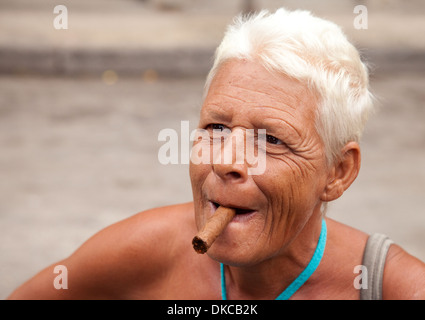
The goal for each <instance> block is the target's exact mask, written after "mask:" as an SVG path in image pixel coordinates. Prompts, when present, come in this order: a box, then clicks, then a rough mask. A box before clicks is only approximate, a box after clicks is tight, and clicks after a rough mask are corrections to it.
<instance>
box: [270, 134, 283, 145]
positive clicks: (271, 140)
mask: <svg viewBox="0 0 425 320" xmlns="http://www.w3.org/2000/svg"><path fill="white" fill-rule="evenodd" d="M266 139H267V142H268V143H270V144H282V141H280V140H279V139H278V138H276V137H273V136H271V135H269V134H268V135H267V136H266Z"/></svg>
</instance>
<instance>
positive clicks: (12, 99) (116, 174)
mask: <svg viewBox="0 0 425 320" xmlns="http://www.w3.org/2000/svg"><path fill="white" fill-rule="evenodd" d="M136 2H137V1H126V2H124V1H123V2H122V3H126V5H125V6H124V5H122V6H121V5H120V7H119V8H120V10H121V11H120V10H118V11H117V10H116V8H117V3H118V1H109V2H107V3H108V5H105V3H106V2H104V1H101V0H93V1H90V2H87V1H80V0H78V1H77V0H75V1H73V2H72V4H71V2H69V6H70V8H74V7H73V6H74V5H75V6H76V7H75V8H80V10H79V11H78V10H77V9H76V11H78V12H79V14H78V15H77V16H76V18H75V20H71V21H73V22H74V27H73V28H70V31H69V33H68V36H67V38H66V41H65V42H63V41H62V40H63V38H58V36H57V35H58V34H57V33H54V32H52V30H51V29H52V27H51V21H52V14H51V12H50V11H51V10H50V9H51V5H52V3H53V2H51V1H47V0H40V1H39V2H37V4H36V3H35V2H33V1H29V0H19V1H18V0H16V1H11V0H4V1H2V3H1V4H0V9H1V10H0V18H1V19H0V51H1V50H3V49H4V48H11V47H13V48H23V47H26V46H28V48H29V47H31V48H32V47H37V48H38V49H39V48H41V49H43V48H44V46H51V47H52V48H61V49H67V48H71V49H72V48H73V46H77V47H91V48H97V49H99V48H103V47H106V46H116V47H117V48H121V47H122V45H123V43H126V44H127V45H128V47H132V44H133V45H134V42H133V41H135V40H136V39H139V38H138V34H126V35H125V36H122V34H123V32H122V33H119V32H118V31H116V30H119V29H116V28H115V29H114V28H113V25H112V26H111V25H109V27H106V25H107V24H108V21H109V22H111V21H112V20H111V19H107V17H105V14H109V16H108V17H109V18H111V17H115V18H116V19H117V20H114V21H115V22H114V23H115V26H117V25H120V26H121V27H122V28H126V26H127V27H128V28H133V29H134V26H137V27H139V26H142V25H143V23H145V25H149V24H152V23H157V26H163V27H159V28H153V29H152V30H153V32H152V34H153V35H152V34H151V36H150V37H147V36H146V33H145V34H143V36H145V37H146V39H145V43H144V45H146V46H153V47H162V48H165V47H167V46H169V47H172V46H173V45H177V44H179V45H181V44H184V45H187V46H188V47H192V46H193V45H194V44H199V45H201V46H207V47H208V46H211V45H215V44H216V41H218V39H219V36H221V34H222V31H223V30H224V23H225V22H226V23H227V22H228V20H229V17H230V16H231V15H233V13H234V12H235V10H236V8H235V5H234V2H230V1H224V0H220V1H216V2H214V3H216V4H217V5H215V6H212V7H211V8H208V9H205V7H204V4H205V3H206V2H205V1H198V2H196V1H192V2H191V1H189V0H187V1H183V2H181V6H182V7H184V6H186V9H179V8H171V9H170V8H169V9H168V10H169V11H167V12H166V13H164V14H165V16H164V15H163V14H159V13H158V11H155V10H156V9H155V10H153V9H152V8H154V7H155V6H159V5H161V4H159V2H161V1H159V0H157V1H153V2H151V3H150V4H148V5H147V7H143V8H141V7H140V6H139V5H137V6H136V4H135V3H136ZM163 2H166V1H163ZM195 2H196V3H198V5H197V6H193V3H195ZM260 2H261V1H259V2H258V3H260ZM278 2H279V1H263V3H268V4H269V7H270V8H271V9H273V7H276V5H277V3H278ZM307 2H308V1H301V2H298V3H304V5H305V3H307ZM325 2H326V3H327V4H328V6H326V7H324V6H320V5H315V7H314V9H315V10H316V11H317V12H318V13H321V14H322V15H325V16H326V14H329V15H330V16H332V17H333V18H334V20H335V21H337V22H341V24H346V25H347V26H349V25H350V24H351V21H352V20H351V19H352V7H353V3H357V2H356V1H352V2H351V1H346V2H344V5H340V6H335V7H334V6H329V3H331V2H332V1H325ZM89 3H90V5H89ZM285 3H286V4H287V5H288V6H290V7H291V6H295V2H294V1H286V2H285ZM315 3H316V2H315ZM335 3H336V2H335ZM338 3H342V2H341V1H338ZM366 3H370V2H369V1H366ZM373 3H375V4H374V5H372V4H368V6H369V8H370V9H371V10H370V14H371V20H370V24H369V26H370V30H369V31H368V32H367V33H362V34H361V33H359V32H360V31H359V32H357V31H356V30H353V29H352V27H351V29H349V33H351V34H352V36H353V38H354V39H355V40H356V41H357V42H358V43H361V46H362V47H366V48H368V47H369V46H373V47H374V48H380V49H385V48H389V47H391V48H396V49H399V48H400V47H403V48H404V49H406V50H412V51H415V50H422V49H423V48H424V47H425V42H423V41H417V39H416V38H415V37H414V35H415V33H416V34H420V33H421V30H425V24H424V23H423V22H422V21H423V16H421V14H420V11H419V10H417V8H418V6H419V5H418V3H420V2H418V1H412V2H409V5H406V6H404V7H403V8H404V11H403V12H400V11H397V10H399V9H400V3H401V2H400V1H395V0H394V1H390V0H388V1H380V2H379V3H380V5H381V7H379V5H377V4H376V3H377V2H373ZM40 4H42V5H40ZM99 4H102V7H101V8H102V10H103V11H102V12H100V13H101V14H99V15H98V18H99V20H93V19H91V18H90V17H92V16H93V15H95V13H96V12H97V9H99V8H100V7H96V5H99ZM384 5H386V7H385V8H386V9H388V8H389V9H388V10H383V9H382V8H383V7H382V6H384ZM78 6H80V7H78ZM419 7H420V8H423V6H419ZM46 8H47V9H49V12H47V13H46V11H45V9H46ZM81 8H83V9H81ZM188 8H190V9H188ZM347 8H348V9H350V11H347V10H346V9H347ZM47 9H46V10H47ZM373 9H376V10H373ZM378 9H379V10H378ZM152 10H153V11H152ZM179 10H181V12H183V13H182V14H183V18H182V16H181V15H180V18H178V13H176V12H179ZM341 10H342V11H341ZM344 10H345V11H344ZM17 12H19V13H20V15H16V13H17ZM195 12H196V13H197V14H198V15H200V14H203V15H204V16H208V17H209V19H210V20H203V19H200V18H199V17H196V19H194V20H192V21H194V23H195V25H196V26H197V27H196V28H195V27H193V25H191V24H189V23H188V22H185V23H183V22H182V21H183V20H187V19H189V18H190V17H194V16H196V15H194V13H195ZM341 12H343V14H341ZM11 13H13V14H11ZM89 13H90V14H91V15H89ZM113 13H114V14H115V15H113ZM136 13H137V14H140V15H144V17H145V18H146V19H144V20H140V19H136V18H137V14H136ZM127 14H129V15H127ZM100 16H101V17H100ZM19 17H20V18H21V19H23V20H19ZM123 17H126V18H123ZM131 17H133V18H134V19H131ZM388 17H389V18H388ZM170 19H171V20H170ZM173 19H174V20H173ZM90 21H92V22H97V26H98V27H99V26H101V28H96V27H94V28H89V26H93V25H90V24H89V22H90ZM142 21H144V22H143V23H142ZM170 21H171V22H170ZM205 21H207V22H205ZM208 21H209V22H208ZM347 21H348V22H347ZM387 21H390V22H391V23H390V24H388V25H387V24H386V23H387ZM406 21H410V22H411V23H410V24H408V23H406ZM44 23H45V24H46V25H47V24H48V25H49V27H48V28H49V29H48V32H47V31H46V28H44V27H43V24H44ZM133 23H134V24H133ZM205 23H207V24H205ZM99 24H100V25H99ZM208 24H209V26H208ZM374 25H375V27H374ZM175 26H179V28H177V29H173V30H174V32H173V33H170V32H169V30H170V28H173V27H175ZM103 27H106V29H102V28H103ZM79 28H80V29H79ZM108 28H109V29H108ZM136 29H137V28H136ZM1 30H3V31H1ZM78 30H80V32H83V33H84V34H85V35H86V36H85V37H84V36H82V37H80V35H79V34H78ZM113 30H115V31H113ZM137 30H139V29H137ZM412 30H415V32H412ZM106 31H108V32H106ZM43 32H46V34H43ZM73 32H75V33H73ZM161 32H162V33H161ZM205 33H207V34H208V36H209V37H206V38H208V39H209V40H207V41H206V42H202V43H200V42H199V37H203V34H205ZM183 35H186V36H185V37H184V36H183ZM408 35H411V36H410V37H409V36H408ZM161 36H162V40H164V39H165V40H167V39H168V40H167V41H162V42H161V41H158V39H159V38H160V37H161ZM61 39H62V40H61ZM93 39H95V40H96V41H92V40H93ZM61 41H62V42H61ZM126 49H128V48H126ZM385 50H386V49H385ZM407 62H408V61H407ZM2 63H3V65H5V64H4V61H3V62H2ZM375 63H376V64H377V65H376V66H377V72H376V73H375V74H374V76H373V78H372V88H373V89H374V92H375V93H376V95H377V96H378V98H379V106H380V108H379V110H378V112H377V113H376V114H375V115H374V116H373V117H372V118H371V120H370V122H369V124H368V126H367V130H366V133H365V136H364V139H363V142H362V150H363V162H362V170H361V173H360V175H359V177H358V178H357V180H356V182H355V183H354V184H353V185H352V186H351V188H350V189H349V190H348V191H347V192H346V193H345V194H344V195H343V197H342V198H341V199H339V200H337V201H336V202H335V203H333V204H332V205H331V206H330V208H329V212H328V216H330V217H332V218H334V219H337V220H339V221H342V222H345V223H347V224H349V225H352V226H354V227H357V228H359V229H362V230H364V231H366V232H368V233H372V232H381V233H386V234H388V235H389V236H390V237H391V238H392V239H393V240H395V241H396V242H397V243H398V244H400V245H401V246H403V247H404V248H405V249H406V250H407V251H409V252H410V253H412V254H413V255H416V256H417V257H419V258H420V259H421V260H425V248H424V243H425V212H424V209H423V208H424V207H425V197H424V191H425V165H424V163H425V161H424V160H425V125H424V119H425V106H424V101H425V93H424V90H423V88H424V87H425V78H424V77H423V69H418V70H415V66H414V65H413V67H412V65H411V66H410V68H408V69H406V71H404V72H403V67H400V68H395V69H394V70H393V71H392V72H388V71H386V72H380V71H379V70H380V69H379V63H380V61H375ZM386 63H387V64H388V61H386ZM6 64H7V63H6ZM390 64H391V61H390ZM421 66H422V67H423V64H422V65H421ZM422 67H421V68H422ZM109 80H111V79H109ZM109 80H108V78H105V77H104V78H102V77H101V75H100V74H95V75H91V76H84V77H83V76H78V75H77V76H73V77H60V76H54V75H50V76H44V75H42V74H33V75H28V74H26V75H25V74H21V75H17V74H0V150H1V151H0V299H4V298H6V297H7V295H8V294H9V293H10V292H11V291H12V290H13V289H14V288H15V287H16V286H18V285H19V284H20V283H22V282H23V281H25V280H26V279H28V278H29V277H30V276H32V275H34V274H35V273H36V272H37V271H39V270H40V269H41V268H43V267H45V266H47V265H49V264H52V263H55V262H56V261H58V260H60V259H62V258H65V257H66V256H68V255H69V254H71V253H72V252H73V251H74V250H75V249H76V248H78V246H80V245H81V244H82V243H83V242H84V241H85V240H86V239H87V238H89V237H90V236H91V235H93V234H94V233H95V232H97V231H99V230H101V229H102V228H104V227H106V226H108V225H109V224H111V223H114V222H116V221H119V220H121V219H124V218H126V217H128V216H130V215H132V214H135V213H137V212H139V211H142V210H145V209H148V208H152V207H157V206H162V205H167V204H173V203H178V202H185V201H190V200H191V188H190V183H189V176H188V166H187V165H169V166H164V165H161V164H160V163H159V161H158V150H159V148H160V147H161V145H162V144H163V142H160V141H158V133H159V132H160V130H162V129H165V128H172V129H175V130H176V131H177V132H179V131H180V124H181V121H189V123H190V128H191V129H192V128H195V127H196V125H197V119H198V113H199V106H200V102H201V91H202V87H203V81H204V79H203V77H191V78H165V77H162V76H161V75H160V76H159V78H156V77H155V76H150V77H146V75H145V77H142V76H140V77H121V76H120V75H118V78H117V79H115V80H116V82H114V81H115V80H114V81H109ZM108 81H109V82H108ZM108 83H109V84H108ZM111 83H114V84H111Z"/></svg>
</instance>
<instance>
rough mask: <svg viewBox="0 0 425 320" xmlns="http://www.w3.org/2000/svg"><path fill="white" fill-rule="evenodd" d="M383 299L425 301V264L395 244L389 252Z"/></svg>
mask: <svg viewBox="0 0 425 320" xmlns="http://www.w3.org/2000/svg"><path fill="white" fill-rule="evenodd" d="M382 294H383V299H388V300H424V299H425V263H423V262H422V261H420V260H419V259H417V258H416V257H414V256H412V255H410V254H409V253H407V252H406V251H405V250H404V249H402V248H401V247H400V246H398V245H396V244H393V245H391V247H390V248H389V250H388V255H387V260H386V264H385V269H384V279H383V288H382Z"/></svg>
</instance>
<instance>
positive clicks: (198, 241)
mask: <svg viewBox="0 0 425 320" xmlns="http://www.w3.org/2000/svg"><path fill="white" fill-rule="evenodd" d="M235 214H236V211H235V209H231V208H226V207H223V206H220V207H218V208H217V210H216V211H215V212H214V214H213V215H212V216H211V217H210V218H209V219H208V220H207V222H206V223H205V225H204V227H203V228H202V229H201V230H200V231H199V232H198V234H197V235H196V236H195V237H194V238H193V240H192V245H193V249H195V251H196V252H197V253H202V254H203V253H205V252H207V251H208V249H209V248H210V247H211V245H212V244H213V243H214V241H215V239H217V237H218V236H219V235H220V234H221V233H222V232H223V231H224V229H225V228H226V227H227V225H228V224H229V222H230V221H232V219H233V217H234V216H235Z"/></svg>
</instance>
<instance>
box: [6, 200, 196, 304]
mask: <svg viewBox="0 0 425 320" xmlns="http://www.w3.org/2000/svg"><path fill="white" fill-rule="evenodd" d="M194 230H196V229H195V223H194V214H193V205H192V204H191V203H186V204H179V205H172V206H167V207H161V208H155V209H151V210H147V211H143V212H140V213H137V214H135V215H133V216H131V217H129V218H127V219H125V220H122V221H120V222H117V223H115V224H113V225H111V226H109V227H107V228H105V229H103V230H101V231H99V232H98V233H96V234H95V235H94V236H92V237H91V238H90V239H88V240H87V241H86V242H85V243H84V244H83V245H82V246H81V247H80V248H78V249H77V250H76V251H75V252H74V253H73V254H72V255H71V256H70V257H68V258H67V259H64V260H63V261H60V262H58V263H56V264H55V265H52V266H49V267H47V268H46V269H44V270H42V271H41V272H40V273H39V274H37V275H36V276H34V277H33V278H32V279H30V280H29V281H28V282H26V283H25V284H23V285H22V286H21V287H20V288H18V289H17V290H16V291H15V292H14V293H12V295H11V296H10V298H11V299H14V298H16V299H19V298H22V299H31V298H36V299H43V298H46V299H55V298H58V299H74V298H78V299H91V298H93V299H120V298H124V299H125V298H131V297H132V293H133V292H134V291H136V290H139V289H140V288H141V287H142V288H147V287H149V286H154V284H153V282H154V281H156V279H159V278H160V277H158V276H159V275H160V274H161V273H162V274H164V273H166V272H167V269H169V268H172V265H173V261H174V260H175V255H178V254H179V251H181V249H182V248H180V247H179V246H181V245H180V244H181V243H182V241H180V240H179V239H178V238H180V239H181V237H182V236H185V233H187V234H193V233H195V231H194ZM58 264H61V265H63V266H65V267H66V269H67V270H68V271H67V272H68V289H67V290H56V289H55V288H54V286H53V280H54V277H55V276H57V275H56V274H54V273H53V269H54V267H55V266H56V265H58ZM138 292H140V290H139V291H138ZM146 292H150V290H146ZM142 298H143V297H142Z"/></svg>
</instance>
